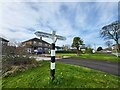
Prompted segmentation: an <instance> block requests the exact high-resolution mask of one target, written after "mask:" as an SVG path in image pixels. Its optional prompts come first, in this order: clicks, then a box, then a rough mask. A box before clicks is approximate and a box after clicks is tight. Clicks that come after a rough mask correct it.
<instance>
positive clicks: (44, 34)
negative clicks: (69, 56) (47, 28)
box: [35, 31, 66, 80]
mask: <svg viewBox="0 0 120 90" xmlns="http://www.w3.org/2000/svg"><path fill="white" fill-rule="evenodd" d="M35 35H37V36H38V37H46V38H51V39H52V44H51V65H50V75H51V77H52V80H54V78H55V42H56V41H57V40H66V38H65V37H63V36H59V35H56V32H55V31H53V32H52V34H49V33H44V32H40V31H37V32H35Z"/></svg>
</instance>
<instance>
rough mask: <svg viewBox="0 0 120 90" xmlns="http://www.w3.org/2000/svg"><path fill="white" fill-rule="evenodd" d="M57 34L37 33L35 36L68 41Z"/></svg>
mask: <svg viewBox="0 0 120 90" xmlns="http://www.w3.org/2000/svg"><path fill="white" fill-rule="evenodd" d="M55 34H56V32H55V31H53V32H52V34H49V33H45V32H41V31H37V32H35V35H36V36H38V37H46V38H51V39H52V38H53V37H56V39H59V40H66V38H65V37H63V36H59V35H55Z"/></svg>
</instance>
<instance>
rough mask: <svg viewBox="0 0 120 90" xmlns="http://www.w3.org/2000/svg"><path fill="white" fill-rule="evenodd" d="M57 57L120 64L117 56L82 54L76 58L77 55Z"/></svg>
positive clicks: (119, 58)
mask: <svg viewBox="0 0 120 90" xmlns="http://www.w3.org/2000/svg"><path fill="white" fill-rule="evenodd" d="M57 56H71V57H75V58H84V59H95V60H107V61H113V62H120V57H116V56H113V55H109V54H80V55H79V56H76V54H57Z"/></svg>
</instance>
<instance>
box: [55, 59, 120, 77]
mask: <svg viewBox="0 0 120 90" xmlns="http://www.w3.org/2000/svg"><path fill="white" fill-rule="evenodd" d="M56 61H57V62H62V63H67V64H73V65H79V66H83V67H87V68H91V69H95V70H99V71H103V72H107V73H110V74H113V75H117V76H120V62H110V61H104V60H92V59H77V58H67V59H58V60H56Z"/></svg>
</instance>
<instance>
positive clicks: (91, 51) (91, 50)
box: [85, 48, 93, 53]
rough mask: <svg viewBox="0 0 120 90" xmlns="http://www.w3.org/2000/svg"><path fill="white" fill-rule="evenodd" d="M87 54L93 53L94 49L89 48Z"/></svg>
mask: <svg viewBox="0 0 120 90" xmlns="http://www.w3.org/2000/svg"><path fill="white" fill-rule="evenodd" d="M85 53H93V49H91V48H87V49H86V50H85Z"/></svg>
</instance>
